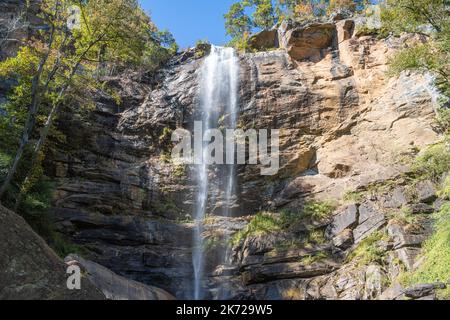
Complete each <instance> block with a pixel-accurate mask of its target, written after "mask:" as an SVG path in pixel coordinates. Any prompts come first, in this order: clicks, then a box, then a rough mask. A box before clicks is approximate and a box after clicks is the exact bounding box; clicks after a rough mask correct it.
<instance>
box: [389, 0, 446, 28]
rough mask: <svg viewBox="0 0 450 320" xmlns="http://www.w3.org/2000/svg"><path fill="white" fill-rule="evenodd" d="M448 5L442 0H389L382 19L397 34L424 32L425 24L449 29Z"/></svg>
mask: <svg viewBox="0 0 450 320" xmlns="http://www.w3.org/2000/svg"><path fill="white" fill-rule="evenodd" d="M447 5H448V4H446V1H442V0H387V1H386V6H385V7H384V10H382V21H383V22H384V24H385V26H386V27H387V28H389V29H390V30H392V31H393V32H395V33H397V34H399V33H401V32H422V31H423V29H424V26H425V25H431V26H432V27H433V28H434V29H435V30H436V31H438V32H443V31H445V30H448V29H449V25H448V22H449V15H448V11H447V10H448V8H447Z"/></svg>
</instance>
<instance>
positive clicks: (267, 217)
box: [230, 212, 281, 246]
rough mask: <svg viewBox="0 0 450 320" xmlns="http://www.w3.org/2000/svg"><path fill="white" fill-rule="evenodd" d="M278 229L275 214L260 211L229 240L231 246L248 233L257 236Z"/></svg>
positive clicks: (278, 223) (278, 224)
mask: <svg viewBox="0 0 450 320" xmlns="http://www.w3.org/2000/svg"><path fill="white" fill-rule="evenodd" d="M280 230H281V227H280V221H279V219H277V217H276V216H275V215H273V214H271V213H268V212H261V213H258V214H256V215H255V216H254V217H253V218H252V220H251V221H250V223H249V224H248V225H247V226H246V227H245V228H244V229H243V230H241V231H238V232H236V233H235V234H234V235H233V236H232V237H231V239H230V242H231V245H232V246H236V245H238V244H239V243H240V242H241V241H242V240H244V239H245V238H247V237H248V236H250V235H251V236H258V235H263V234H267V233H271V232H275V231H280Z"/></svg>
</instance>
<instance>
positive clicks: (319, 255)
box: [299, 251, 328, 265]
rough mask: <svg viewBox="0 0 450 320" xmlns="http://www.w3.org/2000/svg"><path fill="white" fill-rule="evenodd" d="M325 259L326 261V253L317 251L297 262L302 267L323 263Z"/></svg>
mask: <svg viewBox="0 0 450 320" xmlns="http://www.w3.org/2000/svg"><path fill="white" fill-rule="evenodd" d="M325 259H328V253H327V252H326V251H319V252H316V253H315V254H311V255H307V256H304V257H302V258H300V260H299V262H300V263H302V264H304V265H310V264H313V263H316V262H320V261H323V260H325Z"/></svg>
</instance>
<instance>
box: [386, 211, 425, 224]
mask: <svg viewBox="0 0 450 320" xmlns="http://www.w3.org/2000/svg"><path fill="white" fill-rule="evenodd" d="M389 217H390V218H391V219H392V221H394V222H396V223H398V224H400V225H402V226H405V227H408V228H412V229H415V228H417V227H418V226H419V220H420V219H419V216H418V215H416V214H413V213H412V212H411V209H410V208H408V207H402V208H401V209H400V210H398V211H394V212H391V213H390V214H389Z"/></svg>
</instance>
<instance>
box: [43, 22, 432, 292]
mask: <svg viewBox="0 0 450 320" xmlns="http://www.w3.org/2000/svg"><path fill="white" fill-rule="evenodd" d="M357 23H358V22H357V21H354V20H353V19H343V20H338V21H336V22H329V23H313V24H305V25H291V24H283V25H282V26H281V27H280V28H279V30H278V31H277V33H276V34H275V33H274V32H273V31H270V32H269V33H265V34H261V35H258V36H256V37H255V40H254V46H256V47H257V46H258V45H260V46H261V47H263V48H266V46H267V45H268V44H269V42H270V43H272V41H274V44H277V43H278V46H279V48H278V49H276V50H271V51H267V52H252V53H246V54H241V55H240V86H239V87H240V91H239V96H240V99H239V100H240V101H239V106H240V109H239V127H240V128H246V129H249V128H255V129H280V130H281V131H280V132H281V133H280V170H279V172H278V173H277V174H276V175H275V176H271V177H264V176H261V175H260V170H259V169H260V168H259V167H258V166H246V165H240V166H238V167H237V174H238V176H237V179H238V183H237V184H238V193H239V198H238V199H235V202H234V203H233V213H234V216H236V218H231V219H226V218H222V219H219V220H217V221H214V223H212V224H211V227H210V228H209V227H208V228H206V230H205V234H204V235H205V237H207V238H208V239H209V240H210V241H208V243H209V244H211V248H209V249H208V250H209V253H208V255H209V257H211V259H210V260H208V261H209V262H208V265H207V266H206V269H207V270H206V273H207V275H208V276H207V279H206V280H205V281H206V284H205V286H207V287H208V288H209V289H210V290H209V293H208V296H209V297H211V298H214V297H220V292H219V291H220V289H219V288H221V287H223V285H224V283H226V284H227V286H229V289H228V291H230V292H231V293H230V294H231V296H232V297H233V298H236V299H239V298H247V299H375V298H379V297H383V294H384V296H388V293H389V296H390V297H393V296H395V297H396V298H397V297H400V296H401V295H402V293H399V294H397V293H398V290H394V289H393V288H386V283H388V281H386V279H388V280H392V279H395V276H396V275H398V272H397V271H398V270H397V269H398V268H397V267H396V263H397V262H398V261H402V263H404V264H405V265H406V266H407V268H413V267H414V263H415V262H416V261H415V257H416V255H417V253H418V252H419V250H420V245H421V243H422V242H423V241H424V239H425V238H426V237H427V235H428V234H429V229H428V227H426V228H424V230H420V231H419V232H416V231H415V233H414V232H412V231H411V230H409V229H408V228H405V226H403V225H398V223H397V222H398V221H395V220H394V221H393V219H392V217H391V214H392V210H394V211H395V210H397V211H396V212H398V211H399V210H400V208H402V207H403V206H413V207H412V211H413V212H414V213H415V214H417V215H418V216H419V217H420V219H422V220H421V221H422V222H423V225H424V226H428V225H429V222H428V221H429V218H427V217H426V216H429V213H430V212H431V209H430V207H431V208H433V207H432V205H433V201H434V200H435V199H436V190H435V189H434V187H433V185H432V184H430V183H431V182H430V183H428V182H427V183H424V184H421V185H419V186H418V187H419V189H418V190H417V194H418V197H416V199H415V200H413V199H409V198H408V194H407V192H406V190H405V186H403V185H402V184H401V181H398V186H397V187H396V188H395V189H394V190H391V191H389V192H385V193H383V194H382V195H379V196H377V197H375V198H371V197H366V198H365V199H363V200H362V201H354V202H353V203H350V205H348V204H347V205H342V206H339V208H338V209H337V210H336V212H334V215H333V217H330V219H329V220H327V221H322V222H321V223H319V224H312V225H311V224H307V223H306V222H305V223H304V224H302V225H299V226H297V227H296V228H294V229H293V230H290V231H289V232H281V233H279V234H273V233H269V234H266V235H264V236H259V237H248V238H247V239H245V240H244V241H243V242H242V243H240V244H239V245H237V246H236V247H235V248H234V250H233V257H232V258H233V263H232V264H231V265H220V266H217V264H219V260H220V259H219V258H218V257H217V252H219V251H218V249H214V247H215V246H214V242H218V241H217V240H218V239H219V240H220V241H222V240H223V242H222V244H221V245H219V247H220V246H222V247H223V243H226V242H225V241H226V239H227V238H228V237H229V236H230V235H231V234H233V233H235V232H237V231H239V230H242V229H243V228H244V227H245V225H246V223H247V222H248V220H249V218H246V217H240V218H239V216H251V215H253V214H255V213H257V212H259V211H262V210H271V211H281V210H298V209H299V208H301V207H302V205H303V204H304V202H305V200H306V199H308V200H317V201H320V200H332V201H335V202H338V203H341V202H342V198H343V196H344V194H345V193H346V192H347V191H349V190H366V189H368V188H369V186H371V185H373V184H376V183H380V182H383V181H387V180H390V181H392V180H396V179H398V177H399V176H400V174H402V173H404V172H407V171H408V167H407V166H406V165H404V163H402V162H401V161H398V160H399V158H401V157H403V156H409V155H411V154H414V152H415V150H417V149H421V148H424V147H426V146H427V145H429V144H431V143H434V142H435V141H436V140H437V139H439V132H437V130H436V129H435V126H434V116H435V112H434V107H435V105H434V102H435V101H436V96H435V91H434V90H433V88H432V79H431V77H429V76H428V75H426V74H414V73H408V72H404V73H402V74H401V75H400V76H399V77H394V78H388V77H387V76H386V70H387V61H388V58H389V57H390V55H391V54H393V53H394V52H395V51H396V50H397V49H398V48H401V47H402V46H403V45H404V44H405V43H406V42H408V41H414V38H413V37H411V36H403V37H400V38H395V37H390V38H387V39H377V38H376V37H375V36H357V35H356V33H355V28H356V27H355V26H356V25H357ZM201 63H202V57H200V56H198V55H196V52H195V50H188V51H186V52H184V53H182V54H180V55H178V56H176V57H175V58H173V59H172V60H171V61H170V63H169V64H168V65H167V66H166V67H165V68H164V69H163V70H161V71H160V72H159V73H157V74H152V75H148V74H123V75H120V77H109V78H105V79H103V80H105V81H107V82H108V84H109V85H110V86H112V87H114V88H115V90H116V91H117V92H118V93H119V94H120V96H121V101H122V102H121V103H120V104H118V103H117V101H116V100H115V99H114V98H113V97H112V96H110V95H109V94H108V93H106V92H100V93H99V92H95V93H89V94H91V98H93V99H94V101H95V105H96V108H95V110H94V111H92V112H89V113H84V112H74V111H73V109H70V108H69V107H68V108H66V110H65V112H64V113H63V114H62V115H61V116H60V117H59V119H58V126H59V128H60V130H61V131H62V132H63V133H65V135H66V137H67V142H66V143H57V144H56V145H57V147H56V148H54V149H53V150H51V151H50V153H49V155H48V157H47V161H46V172H47V174H48V175H49V176H51V177H52V178H54V179H55V180H56V181H57V185H58V186H57V190H56V192H55V199H54V204H53V209H52V211H53V215H54V220H55V224H56V226H57V228H58V230H59V232H61V233H63V234H65V235H67V236H69V237H70V238H71V239H72V240H73V241H74V242H76V243H78V244H81V245H83V246H84V247H85V248H87V249H88V250H89V252H90V254H89V259H91V260H92V261H94V262H96V263H99V264H101V265H103V266H105V267H107V268H109V269H111V270H112V271H113V272H115V273H117V274H118V275H120V276H124V277H126V278H128V279H132V280H135V281H139V282H142V283H144V284H147V285H154V286H157V287H159V288H162V289H164V290H166V291H167V292H168V293H169V294H171V295H173V296H176V297H177V298H191V297H192V296H191V294H192V292H191V290H190V288H192V277H193V271H192V262H191V260H192V259H191V250H192V241H191V237H192V230H193V223H192V222H191V213H192V208H193V204H194V203H195V194H196V186H195V185H194V184H193V182H192V179H191V174H192V172H191V169H192V168H190V167H189V166H175V165H173V164H172V163H171V162H170V159H169V155H170V150H171V146H172V145H171V142H170V133H171V130H174V129H175V128H177V127H184V128H187V129H192V124H193V120H195V119H198V118H197V117H198V113H197V112H198V111H197V110H196V106H197V105H198V102H199V101H198V97H197V91H198V83H197V82H198V81H197V79H198V76H199V73H200V65H201ZM215 174H217V173H215V172H212V173H211V177H210V178H211V179H210V180H211V181H212V182H211V184H210V185H211V186H210V188H211V189H210V194H211V195H212V199H213V201H211V202H210V203H209V205H208V213H210V214H219V215H220V212H221V210H222V209H223V206H224V201H223V196H224V195H223V194H221V192H220V191H219V190H220V188H219V187H218V183H219V180H220V179H215V176H214V175H215ZM380 230H381V231H382V232H384V231H386V232H387V230H389V233H390V234H391V235H392V238H393V239H392V240H390V241H385V240H380V241H378V242H377V243H376V244H377V250H380V252H383V257H384V256H386V258H383V259H385V260H383V263H386V264H388V265H389V267H386V268H385V267H384V266H382V265H380V263H377V262H376V261H375V262H373V263H371V264H370V265H362V266H361V265H359V264H358V263H356V262H353V261H347V260H346V259H347V257H348V256H350V254H351V252H353V250H354V249H355V248H356V247H357V246H358V245H359V244H360V243H364V241H366V240H367V239H369V240H370V239H371V236H372V235H374V234H376V233H377V231H380ZM313 231H314V232H316V233H319V232H320V233H323V234H324V236H325V238H326V239H325V243H322V244H319V243H314V244H313V245H312V247H310V248H302V247H301V245H297V246H295V245H294V248H285V247H283V245H281V246H280V243H281V244H286V243H294V244H296V243H298V241H297V240H299V239H302V237H306V236H308V234H309V233H311V232H313ZM220 241H219V242H220ZM387 290H390V291H389V292H387Z"/></svg>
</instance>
